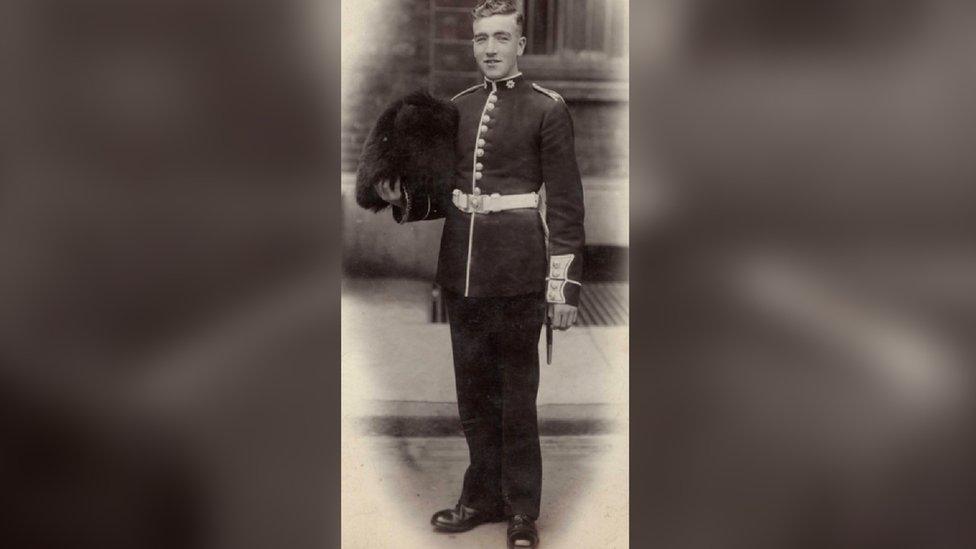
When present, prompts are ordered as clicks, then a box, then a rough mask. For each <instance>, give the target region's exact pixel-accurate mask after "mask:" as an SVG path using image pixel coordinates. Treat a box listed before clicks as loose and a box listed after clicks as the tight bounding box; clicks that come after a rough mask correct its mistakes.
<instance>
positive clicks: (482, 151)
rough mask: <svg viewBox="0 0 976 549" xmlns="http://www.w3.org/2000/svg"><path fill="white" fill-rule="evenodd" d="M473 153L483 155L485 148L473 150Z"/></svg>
mask: <svg viewBox="0 0 976 549" xmlns="http://www.w3.org/2000/svg"><path fill="white" fill-rule="evenodd" d="M474 154H475V155H477V156H484V155H485V150H484V149H477V150H476V151H474Z"/></svg>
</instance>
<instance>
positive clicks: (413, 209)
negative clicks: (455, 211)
mask: <svg viewBox="0 0 976 549" xmlns="http://www.w3.org/2000/svg"><path fill="white" fill-rule="evenodd" d="M403 196H404V198H405V199H406V203H407V204H406V206H405V207H403V208H400V207H398V206H393V219H394V220H395V221H396V222H397V223H400V224H403V223H409V222H411V221H430V220H432V219H440V218H442V217H444V201H445V199H446V196H441V195H429V194H427V193H426V192H424V191H422V190H417V191H414V192H412V193H411V192H408V191H407V189H403Z"/></svg>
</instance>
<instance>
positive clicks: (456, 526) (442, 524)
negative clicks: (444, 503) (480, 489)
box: [430, 503, 505, 533]
mask: <svg viewBox="0 0 976 549" xmlns="http://www.w3.org/2000/svg"><path fill="white" fill-rule="evenodd" d="M503 520H505V517H503V516H501V515H494V514H490V513H483V512H481V511H479V510H477V509H474V508H471V507H467V506H464V505H461V504H460V503H458V504H457V506H456V507H454V509H444V510H443V511H438V512H436V513H434V516H433V517H431V518H430V523H431V524H432V525H433V526H434V528H435V529H437V530H440V531H442V532H453V533H456V532H467V531H468V530H470V529H472V528H474V527H475V526H478V525H479V524H484V523H486V522H500V521H503Z"/></svg>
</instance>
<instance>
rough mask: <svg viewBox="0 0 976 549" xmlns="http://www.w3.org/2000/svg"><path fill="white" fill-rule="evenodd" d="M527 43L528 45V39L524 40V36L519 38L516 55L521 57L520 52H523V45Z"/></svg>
mask: <svg viewBox="0 0 976 549" xmlns="http://www.w3.org/2000/svg"><path fill="white" fill-rule="evenodd" d="M527 43H528V39H526V38H525V36H519V39H518V52H517V55H522V52H524V51H525V44H527Z"/></svg>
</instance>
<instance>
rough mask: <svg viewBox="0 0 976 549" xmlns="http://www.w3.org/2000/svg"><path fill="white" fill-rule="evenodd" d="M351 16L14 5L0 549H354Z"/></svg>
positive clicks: (9, 8)
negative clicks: (333, 368)
mask: <svg viewBox="0 0 976 549" xmlns="http://www.w3.org/2000/svg"><path fill="white" fill-rule="evenodd" d="M336 7H337V6H336ZM330 11H331V10H330V9H329V6H328V5H326V4H325V3H316V4H314V5H313V4H310V3H308V2H300V1H291V0H286V1H280V0H274V1H262V0H248V1H246V2H227V1H223V0H193V1H170V0H167V1H138V2H132V1H129V0H92V1H85V2H70V1H69V2H63V1H57V0H23V1H21V0H11V1H6V2H3V3H2V5H0V44H2V45H0V56H2V57H3V61H2V62H0V81H2V83H3V85H2V86H0V119H2V121H3V122H2V123H0V126H2V127H3V131H2V132H0V134H2V135H0V173H2V175H0V177H2V180H0V226H2V228H0V303H2V307H0V486H2V496H0V501H2V504H0V516H2V518H0V546H3V547H11V548H30V549H33V548H54V547H65V548H67V547H71V548H82V547H85V548H87V547H91V548H100V549H104V548H113V547H126V548H129V547H131V548H151V547H160V548H167V549H173V548H184V547H207V548H214V547H227V548H235V549H239V548H247V547H255V548H257V547H263V548H267V547H309V548H310V547H328V546H333V545H335V541H337V531H338V528H337V524H336V523H337V518H338V515H337V509H336V507H337V499H338V497H337V496H338V494H335V495H333V494H334V492H333V488H332V486H335V485H336V484H337V483H338V480H337V479H338V459H337V458H338V453H337V452H335V453H333V452H331V451H329V450H328V446H327V444H328V442H329V441H331V440H332V439H333V438H336V439H337V438H338V424H337V423H336V425H335V427H332V425H331V423H330V422H329V421H328V420H327V417H328V415H327V414H328V413H329V412H330V410H331V406H332V404H331V403H334V402H335V401H336V400H337V399H338V390H336V391H334V394H333V392H330V390H329V387H333V386H335V384H334V383H331V382H330V379H331V374H329V371H330V370H329V368H328V367H327V364H328V361H329V360H330V359H332V358H333V357H334V356H335V357H337V355H338V341H337V339H338V337H337V336H338V323H337V318H336V316H335V311H337V310H338V299H337V294H338V292H337V285H338V276H337V275H338V267H339V260H338V254H337V253H336V254H333V253H332V247H331V244H330V235H332V234H336V233H337V232H338V219H339V216H338V212H337V211H333V210H337V208H331V207H330V204H333V203H334V202H335V200H334V199H333V198H332V196H334V194H333V192H334V188H335V187H334V186H330V185H327V184H325V182H326V181H328V177H329V175H328V174H329V173H330V171H329V169H328V168H327V167H330V166H333V165H335V164H331V163H330V162H329V160H328V156H329V154H332V155H333V156H334V158H335V160H334V161H335V162H337V161H338V143H337V142H335V145H334V146H333V145H332V144H331V143H333V142H334V141H333V140H332V139H331V137H327V136H329V119H330V117H331V118H332V119H334V120H335V121H336V124H335V127H336V128H337V127H338V116H337V110H338V108H337V107H338V97H337V95H336V96H335V99H330V97H329V94H330V93H333V91H332V89H331V88H330V87H329V85H328V81H327V80H326V78H325V76H326V75H331V74H330V73H329V72H328V70H327V69H328V67H327V64H329V63H331V64H332V66H335V67H337V66H338V62H337V60H335V61H333V60H332V58H333V55H332V54H331V53H330V49H331V50H332V51H333V52H335V56H336V58H337V55H338V36H337V35H333V37H334V38H335V44H330V41H329V40H330V39H329V37H328V36H327V35H326V33H325V31H326V30H327V29H328V28H329V27H328V22H329V21H330V20H335V19H336V18H337V14H338V9H335V10H334V11H335V14H332V13H329V12H330ZM313 22H314V24H315V25H317V26H316V27H313V26H312V23H313ZM330 110H331V111H332V112H331V113H330ZM330 151H333V152H330ZM330 338H332V339H333V340H332V341H330ZM333 477H335V481H334V482H333V483H332V486H330V481H332V479H333Z"/></svg>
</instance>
